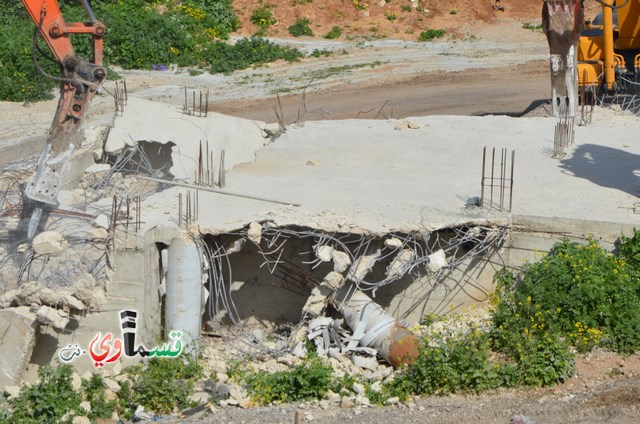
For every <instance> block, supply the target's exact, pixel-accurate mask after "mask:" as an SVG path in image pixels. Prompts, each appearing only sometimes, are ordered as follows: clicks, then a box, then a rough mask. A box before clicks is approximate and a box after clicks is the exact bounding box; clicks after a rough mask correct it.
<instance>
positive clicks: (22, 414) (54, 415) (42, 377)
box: [7, 366, 82, 424]
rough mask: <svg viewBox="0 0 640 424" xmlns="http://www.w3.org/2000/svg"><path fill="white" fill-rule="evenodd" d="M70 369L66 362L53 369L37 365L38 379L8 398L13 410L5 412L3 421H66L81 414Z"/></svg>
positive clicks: (21, 422)
mask: <svg viewBox="0 0 640 424" xmlns="http://www.w3.org/2000/svg"><path fill="white" fill-rule="evenodd" d="M72 372H73V370H72V368H71V367H70V366H60V367H57V368H56V369H52V368H50V367H41V368H40V369H39V370H38V377H39V381H38V383H36V384H34V385H32V386H27V387H25V388H23V389H22V391H21V392H20V395H19V396H18V398H17V399H15V400H14V401H13V402H12V405H11V406H12V409H13V413H12V414H11V415H9V417H8V419H7V423H9V424H13V423H16V424H31V423H33V424H37V423H42V422H60V423H70V422H71V420H72V418H73V416H74V415H81V414H80V413H79V412H80V411H79V409H80V402H82V398H81V396H80V394H79V393H76V392H75V391H74V390H73V387H72V385H71V374H72ZM63 417H64V419H63Z"/></svg>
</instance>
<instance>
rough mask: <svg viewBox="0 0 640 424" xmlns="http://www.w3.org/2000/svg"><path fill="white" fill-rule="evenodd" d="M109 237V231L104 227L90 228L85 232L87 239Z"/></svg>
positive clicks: (104, 238)
mask: <svg viewBox="0 0 640 424" xmlns="http://www.w3.org/2000/svg"><path fill="white" fill-rule="evenodd" d="M108 237H109V232H108V231H107V230H106V229H104V228H92V229H91V230H89V232H88V233H87V238H88V239H89V240H106V239H107V238H108Z"/></svg>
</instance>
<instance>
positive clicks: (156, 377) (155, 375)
mask: <svg viewBox="0 0 640 424" xmlns="http://www.w3.org/2000/svg"><path fill="white" fill-rule="evenodd" d="M125 371H126V373H127V374H128V375H129V378H130V380H131V387H130V389H129V388H127V391H128V392H129V396H131V398H130V405H131V406H133V405H136V406H137V405H142V406H144V408H145V409H146V410H147V411H153V412H155V413H158V414H168V413H171V412H172V411H173V410H174V409H175V408H178V409H183V408H186V407H189V406H194V405H191V403H190V402H189V396H190V395H191V394H192V393H193V390H194V382H195V381H196V380H197V379H198V378H200V377H202V367H201V365H200V364H199V363H198V362H197V361H196V360H192V359H190V358H187V357H185V358H177V359H174V358H170V359H167V358H162V359H161V358H153V359H151V360H149V361H147V362H145V363H143V364H141V365H135V366H133V367H129V368H127V369H126V370H125ZM121 390H122V389H121Z"/></svg>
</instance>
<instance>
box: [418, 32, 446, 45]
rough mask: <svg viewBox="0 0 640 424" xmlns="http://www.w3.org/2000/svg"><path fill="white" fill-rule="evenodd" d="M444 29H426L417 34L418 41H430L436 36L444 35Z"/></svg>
mask: <svg viewBox="0 0 640 424" xmlns="http://www.w3.org/2000/svg"><path fill="white" fill-rule="evenodd" d="M444 34H445V31H444V30H442V29H428V30H426V31H422V32H421V33H420V35H418V41H421V42H424V41H431V40H435V39H436V38H441V37H444Z"/></svg>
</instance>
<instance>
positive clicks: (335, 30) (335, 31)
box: [324, 25, 342, 40]
mask: <svg viewBox="0 0 640 424" xmlns="http://www.w3.org/2000/svg"><path fill="white" fill-rule="evenodd" d="M341 35H342V29H341V28H340V27H339V26H337V25H336V26H333V27H332V28H331V31H329V32H327V34H326V35H325V36H324V38H326V39H327V40H335V39H336V38H340V36H341Z"/></svg>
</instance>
